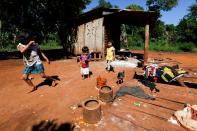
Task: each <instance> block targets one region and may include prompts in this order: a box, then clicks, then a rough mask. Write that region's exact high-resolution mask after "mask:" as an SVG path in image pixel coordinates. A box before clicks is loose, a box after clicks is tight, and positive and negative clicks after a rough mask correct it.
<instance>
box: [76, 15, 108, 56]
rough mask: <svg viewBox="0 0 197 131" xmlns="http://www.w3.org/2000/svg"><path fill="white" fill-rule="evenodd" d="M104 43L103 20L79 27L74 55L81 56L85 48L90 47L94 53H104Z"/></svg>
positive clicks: (96, 20)
mask: <svg viewBox="0 0 197 131" xmlns="http://www.w3.org/2000/svg"><path fill="white" fill-rule="evenodd" d="M104 43H105V42H104V26H103V18H99V19H95V20H92V21H90V22H87V23H84V24H81V25H79V26H78V31H77V41H76V43H75V52H74V54H76V55H78V54H81V49H82V48H83V46H88V47H89V49H90V50H93V51H97V52H103V50H104Z"/></svg>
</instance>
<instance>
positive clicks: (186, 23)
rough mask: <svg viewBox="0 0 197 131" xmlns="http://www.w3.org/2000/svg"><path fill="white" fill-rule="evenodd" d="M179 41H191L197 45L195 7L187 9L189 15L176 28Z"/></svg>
mask: <svg viewBox="0 0 197 131" xmlns="http://www.w3.org/2000/svg"><path fill="white" fill-rule="evenodd" d="M177 32H178V35H179V41H191V42H193V43H196V45H197V33H196V32H197V5H196V4H195V5H192V6H191V7H189V13H188V14H187V15H186V16H184V18H183V19H182V20H181V21H180V23H179V24H178V26H177Z"/></svg>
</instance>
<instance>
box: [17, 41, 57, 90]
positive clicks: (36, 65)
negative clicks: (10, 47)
mask: <svg viewBox="0 0 197 131" xmlns="http://www.w3.org/2000/svg"><path fill="white" fill-rule="evenodd" d="M17 49H18V50H19V51H20V52H21V53H22V54H23V62H24V65H25V69H24V72H23V75H22V79H23V80H24V81H25V82H26V83H27V84H28V85H29V86H31V87H32V88H33V89H32V91H35V90H37V87H36V86H35V85H34V84H33V83H32V81H31V78H30V77H29V75H30V74H40V76H41V77H42V78H46V79H49V80H51V81H52V86H55V85H56V84H57V83H56V82H55V79H53V78H52V77H50V76H47V75H45V73H44V66H43V64H42V61H41V59H40V57H39V54H41V55H42V57H43V58H44V59H45V60H46V61H47V63H48V64H50V61H49V59H48V58H47V57H46V56H45V54H44V53H43V52H41V51H40V47H39V45H38V43H36V42H35V41H34V40H32V39H30V40H28V41H26V42H24V44H21V43H19V44H18V46H17ZM32 91H31V92H32Z"/></svg>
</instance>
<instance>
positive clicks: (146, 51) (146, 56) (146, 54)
mask: <svg viewBox="0 0 197 131" xmlns="http://www.w3.org/2000/svg"><path fill="white" fill-rule="evenodd" d="M148 47H149V24H146V26H145V45H144V64H147V62H148Z"/></svg>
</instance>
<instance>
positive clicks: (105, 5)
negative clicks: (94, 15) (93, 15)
mask: <svg viewBox="0 0 197 131" xmlns="http://www.w3.org/2000/svg"><path fill="white" fill-rule="evenodd" d="M100 7H103V8H112V7H113V5H112V4H111V3H110V2H106V1H105V0H99V5H98V6H97V7H96V8H100Z"/></svg>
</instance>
